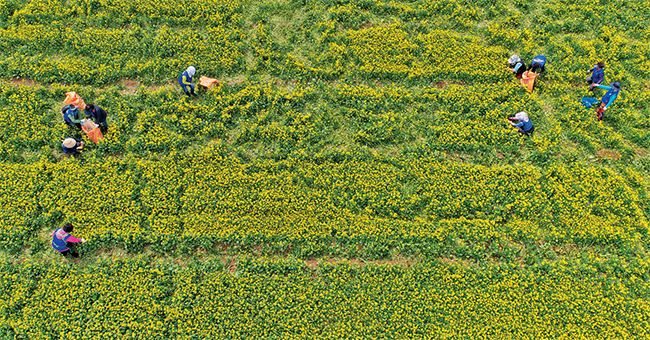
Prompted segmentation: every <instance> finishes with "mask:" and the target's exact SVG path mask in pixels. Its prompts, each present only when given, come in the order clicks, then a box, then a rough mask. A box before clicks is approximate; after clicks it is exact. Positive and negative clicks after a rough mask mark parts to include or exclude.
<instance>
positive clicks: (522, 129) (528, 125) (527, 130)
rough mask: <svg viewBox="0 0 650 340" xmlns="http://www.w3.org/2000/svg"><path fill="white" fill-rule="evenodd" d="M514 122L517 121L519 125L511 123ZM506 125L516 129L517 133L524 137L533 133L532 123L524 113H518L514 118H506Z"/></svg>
mask: <svg viewBox="0 0 650 340" xmlns="http://www.w3.org/2000/svg"><path fill="white" fill-rule="evenodd" d="M515 120H516V121H519V123H513V122H512V121H515ZM508 123H509V124H510V125H512V126H514V127H516V128H517V130H519V133H521V134H522V135H525V136H528V135H530V134H531V133H533V131H535V127H534V126H533V122H531V121H530V119H529V118H528V114H527V113H526V112H524V111H521V112H518V113H517V114H516V115H515V116H514V117H508Z"/></svg>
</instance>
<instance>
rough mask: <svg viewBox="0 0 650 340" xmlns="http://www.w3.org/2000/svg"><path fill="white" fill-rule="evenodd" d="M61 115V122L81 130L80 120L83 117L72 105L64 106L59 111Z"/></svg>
mask: <svg viewBox="0 0 650 340" xmlns="http://www.w3.org/2000/svg"><path fill="white" fill-rule="evenodd" d="M61 113H63V121H64V122H65V123H66V124H68V125H70V126H76V127H77V128H79V130H81V120H82V119H84V118H85V117H83V116H82V115H81V112H80V111H79V108H77V107H76V106H74V105H66V106H64V107H63V108H62V109H61Z"/></svg>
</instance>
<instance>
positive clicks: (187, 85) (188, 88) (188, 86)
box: [178, 66, 196, 97]
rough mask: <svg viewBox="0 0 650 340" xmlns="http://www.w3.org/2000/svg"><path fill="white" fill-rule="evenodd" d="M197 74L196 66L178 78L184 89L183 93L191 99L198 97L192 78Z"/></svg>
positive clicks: (189, 68)
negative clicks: (191, 97)
mask: <svg viewBox="0 0 650 340" xmlns="http://www.w3.org/2000/svg"><path fill="white" fill-rule="evenodd" d="M195 74H196V69H195V68H194V66H190V67H188V68H187V70H185V71H184V72H183V73H182V74H181V76H180V77H178V83H179V84H180V85H181V88H183V92H185V94H186V95H187V96H188V97H189V96H190V95H192V96H196V93H194V84H192V77H194V75H195Z"/></svg>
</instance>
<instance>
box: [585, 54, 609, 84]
mask: <svg viewBox="0 0 650 340" xmlns="http://www.w3.org/2000/svg"><path fill="white" fill-rule="evenodd" d="M587 72H591V75H590V76H589V77H587V78H586V79H585V80H586V81H587V83H589V84H591V85H589V91H593V90H594V88H596V87H597V86H598V85H600V83H602V82H603V80H605V63H604V62H602V61H599V62H598V64H596V65H594V67H592V68H591V69H590V70H589V71H587Z"/></svg>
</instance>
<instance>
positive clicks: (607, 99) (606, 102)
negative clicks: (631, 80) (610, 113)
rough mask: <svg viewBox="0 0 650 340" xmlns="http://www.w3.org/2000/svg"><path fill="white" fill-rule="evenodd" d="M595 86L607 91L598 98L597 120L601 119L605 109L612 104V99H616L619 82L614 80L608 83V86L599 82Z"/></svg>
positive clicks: (619, 90) (619, 86)
mask: <svg viewBox="0 0 650 340" xmlns="http://www.w3.org/2000/svg"><path fill="white" fill-rule="evenodd" d="M597 87H598V88H601V89H603V90H607V93H605V95H604V96H603V97H602V98H601V99H600V107H599V108H598V110H597V111H596V114H597V115H598V120H602V119H603V115H604V114H605V111H606V110H607V109H608V108H609V106H610V105H612V103H613V102H614V100H616V97H618V94H619V92H621V84H620V83H619V82H614V83H611V84H609V86H605V85H600V84H599V85H597Z"/></svg>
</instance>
